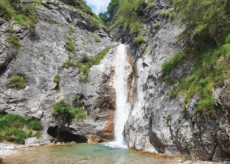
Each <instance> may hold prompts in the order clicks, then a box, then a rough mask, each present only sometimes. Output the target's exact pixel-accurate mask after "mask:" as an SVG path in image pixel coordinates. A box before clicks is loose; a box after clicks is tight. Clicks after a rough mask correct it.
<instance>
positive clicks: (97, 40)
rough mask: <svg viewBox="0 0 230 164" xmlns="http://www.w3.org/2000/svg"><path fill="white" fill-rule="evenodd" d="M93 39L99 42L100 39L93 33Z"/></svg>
mask: <svg viewBox="0 0 230 164" xmlns="http://www.w3.org/2000/svg"><path fill="white" fill-rule="evenodd" d="M91 36H92V37H93V38H94V39H95V42H100V39H98V38H97V37H96V36H95V35H93V34H92V35H91Z"/></svg>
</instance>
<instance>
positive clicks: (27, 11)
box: [0, 0, 40, 28]
mask: <svg viewBox="0 0 230 164" xmlns="http://www.w3.org/2000/svg"><path fill="white" fill-rule="evenodd" d="M38 4H40V1H35V0H33V1H32V3H30V4H29V5H25V4H23V3H22V2H20V1H19V0H13V1H9V0H1V1H0V14H2V15H3V17H4V19H6V20H11V19H12V18H13V20H14V23H16V24H20V25H21V26H24V27H27V28H28V26H31V27H34V26H35V24H36V23H37V21H38V13H37V11H36V5H38Z"/></svg>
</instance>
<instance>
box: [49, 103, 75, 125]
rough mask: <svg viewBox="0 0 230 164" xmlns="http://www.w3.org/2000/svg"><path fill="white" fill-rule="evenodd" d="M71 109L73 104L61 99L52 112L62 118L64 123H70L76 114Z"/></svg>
mask: <svg viewBox="0 0 230 164" xmlns="http://www.w3.org/2000/svg"><path fill="white" fill-rule="evenodd" d="M71 111H72V107H71V105H69V104H67V103H65V102H64V101H60V102H58V103H56V104H54V108H53V111H52V114H53V115H55V116H56V117H58V118H59V119H61V120H62V121H63V122H64V123H69V122H71V121H72V120H73V119H74V114H73V113H72V112H71Z"/></svg>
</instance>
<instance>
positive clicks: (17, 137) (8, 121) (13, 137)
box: [0, 114, 42, 144]
mask: <svg viewBox="0 0 230 164" xmlns="http://www.w3.org/2000/svg"><path fill="white" fill-rule="evenodd" d="M0 127H1V129H0V141H8V142H14V143H17V144H23V143H24V140H25V139H27V138H29V137H31V136H32V130H34V131H38V132H39V133H40V131H41V130H42V124H41V122H40V121H39V120H29V119H28V118H25V117H22V116H20V115H15V114H6V115H3V114H1V117H0ZM25 127H26V128H27V129H28V132H27V133H26V132H25V131H24V130H23V128H25Z"/></svg>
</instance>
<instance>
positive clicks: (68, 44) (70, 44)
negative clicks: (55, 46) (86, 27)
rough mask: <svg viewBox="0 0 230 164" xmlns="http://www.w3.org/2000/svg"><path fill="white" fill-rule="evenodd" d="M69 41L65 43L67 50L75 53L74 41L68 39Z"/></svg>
mask: <svg viewBox="0 0 230 164" xmlns="http://www.w3.org/2000/svg"><path fill="white" fill-rule="evenodd" d="M68 40H69V41H67V42H66V43H65V48H66V49H67V50H68V51H69V52H74V43H73V39H72V38H68Z"/></svg>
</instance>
